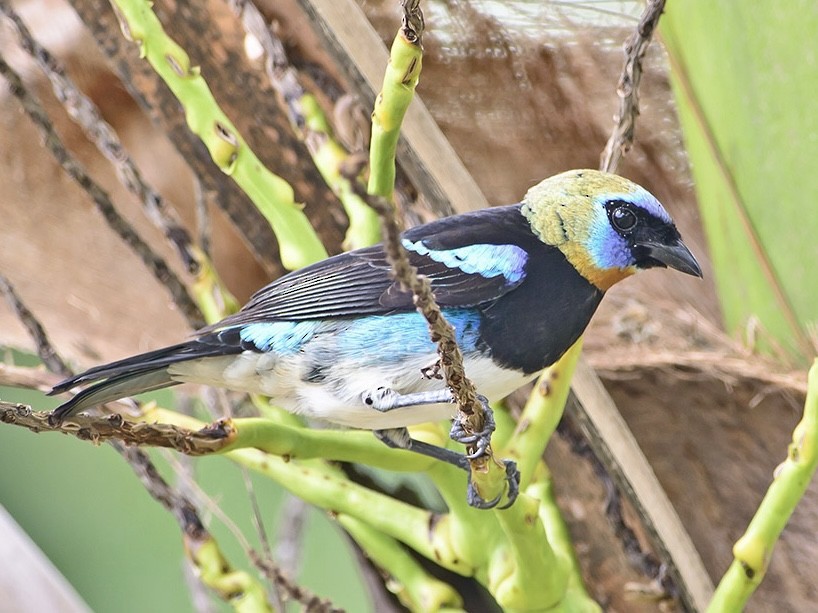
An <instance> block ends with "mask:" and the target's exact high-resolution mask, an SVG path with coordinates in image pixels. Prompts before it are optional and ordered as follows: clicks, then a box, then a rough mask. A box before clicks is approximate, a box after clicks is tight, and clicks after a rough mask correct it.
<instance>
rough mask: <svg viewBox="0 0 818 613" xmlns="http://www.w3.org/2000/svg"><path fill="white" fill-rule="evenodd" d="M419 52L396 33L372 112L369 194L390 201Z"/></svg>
mask: <svg viewBox="0 0 818 613" xmlns="http://www.w3.org/2000/svg"><path fill="white" fill-rule="evenodd" d="M422 59H423V49H422V48H421V46H420V42H419V41H415V42H409V41H408V40H407V39H406V37H405V36H404V34H403V30H401V31H400V32H398V35H397V36H396V37H395V41H394V42H393V43H392V49H391V52H390V56H389V64H388V65H387V67H386V72H385V74H384V77H383V87H382V88H381V93H380V94H379V95H378V97H377V99H376V100H375V109H374V111H373V112H372V141H371V142H370V144H369V185H368V188H367V189H368V191H369V193H370V194H375V195H377V196H383V197H384V198H386V199H387V200H390V201H391V199H392V193H393V191H394V189H395V151H396V150H397V146H398V137H399V136H400V126H401V123H402V122H403V117H404V115H405V114H406V109H407V108H409V103H410V102H411V101H412V98H413V97H414V95H415V88H416V87H417V84H418V79H419V78H420V68H421V63H422Z"/></svg>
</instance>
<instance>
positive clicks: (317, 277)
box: [203, 205, 544, 333]
mask: <svg viewBox="0 0 818 613" xmlns="http://www.w3.org/2000/svg"><path fill="white" fill-rule="evenodd" d="M404 245H405V246H407V247H408V249H407V253H408V254H409V260H410V262H411V263H412V265H414V266H415V267H416V268H417V269H418V272H419V273H420V274H423V275H425V276H426V277H427V278H428V279H429V280H430V282H431V285H432V290H433V291H434V293H435V298H436V299H437V301H438V303H439V304H440V305H441V306H446V307H469V306H474V305H478V304H483V303H489V302H491V301H494V300H496V299H497V298H500V297H501V296H503V295H505V294H506V293H508V292H509V291H511V290H513V289H514V288H516V287H517V286H519V285H520V284H521V283H522V282H523V280H524V279H525V275H526V264H527V259H528V253H529V250H530V249H533V248H537V247H539V248H543V247H544V245H543V244H542V243H541V242H539V241H538V240H537V239H536V237H534V235H533V234H532V233H531V231H530V228H529V226H528V223H527V221H526V220H525V218H524V217H523V215H522V214H521V213H520V205H512V206H507V207H496V208H492V209H484V210H481V211H475V212H473V213H469V214H466V215H460V216H458V217H456V218H447V219H441V220H439V221H436V222H432V223H430V224H426V225H424V226H419V227H418V228H414V229H412V230H409V231H407V232H406V233H405V234H404ZM390 271H391V267H390V266H389V263H388V262H387V260H386V256H385V254H384V252H383V248H382V247H381V246H380V245H376V246H374V247H369V248H365V249H359V250H356V251H351V252H349V253H343V254H340V255H337V256H334V257H331V258H328V259H326V260H323V261H321V262H318V263H316V264H313V265H312V266H308V267H307V268H303V269H301V270H298V271H295V272H292V273H290V274H288V275H285V276H284V277H281V278H280V279H278V280H276V281H274V282H272V283H271V284H269V285H267V286H266V287H264V288H262V289H261V290H259V291H258V292H256V294H255V295H254V296H253V297H252V298H251V299H250V301H249V302H248V303H247V305H245V307H244V308H243V309H242V310H241V311H240V312H239V313H237V314H235V315H232V316H230V317H228V318H227V319H225V320H222V321H220V322H218V323H217V324H214V325H213V326H210V327H209V328H205V330H203V332H205V333H207V332H210V331H213V330H219V329H224V328H227V327H232V326H239V325H246V324H252V323H258V322H269V321H282V320H285V321H299V320H315V319H328V318H334V317H350V316H363V315H386V314H390V313H395V312H400V311H411V310H414V304H413V301H412V295H411V293H409V292H406V291H403V290H402V289H401V288H400V287H399V286H398V285H397V284H396V283H395V282H394V281H393V279H392V277H391V274H390Z"/></svg>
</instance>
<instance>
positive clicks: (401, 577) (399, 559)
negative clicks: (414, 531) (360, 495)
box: [336, 514, 463, 611]
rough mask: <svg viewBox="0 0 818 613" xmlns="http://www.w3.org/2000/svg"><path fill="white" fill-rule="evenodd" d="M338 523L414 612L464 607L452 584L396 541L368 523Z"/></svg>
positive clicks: (350, 520)
mask: <svg viewBox="0 0 818 613" xmlns="http://www.w3.org/2000/svg"><path fill="white" fill-rule="evenodd" d="M336 519H337V520H338V523H339V524H341V526H343V527H344V530H346V531H347V532H348V533H349V534H350V536H352V538H354V539H355V541H356V542H357V543H358V544H359V545H360V546H361V548H362V549H363V550H364V551H365V552H366V555H367V556H368V557H369V558H370V559H371V560H372V561H373V562H374V563H375V564H377V565H378V566H379V567H380V568H381V569H383V570H384V571H386V572H387V573H389V576H390V579H389V581H387V582H386V586H387V588H388V589H389V591H391V592H392V593H393V594H395V595H396V596H397V597H398V599H399V600H400V601H401V603H402V604H403V605H404V606H405V607H407V608H408V609H410V610H412V611H439V610H440V609H442V608H444V607H445V608H452V607H456V608H458V609H460V608H461V607H462V606H463V600H462V599H461V598H460V595H459V594H458V593H457V592H456V591H455V590H454V588H452V586H450V585H449V584H448V583H444V582H443V581H440V580H438V579H435V578H434V577H432V576H431V575H430V574H429V573H427V572H426V571H425V570H424V569H423V567H422V566H421V565H420V564H419V563H418V561H417V560H416V559H415V558H413V557H412V556H411V555H409V553H408V552H407V551H406V549H404V548H403V546H402V545H400V543H398V542H397V541H396V540H395V539H393V538H390V537H388V536H386V535H385V534H383V533H381V532H378V531H376V530H373V529H372V528H371V527H370V526H369V525H368V524H367V523H365V522H363V521H361V520H359V519H356V518H354V517H351V516H350V515H343V514H342V515H338V516H337V517H336Z"/></svg>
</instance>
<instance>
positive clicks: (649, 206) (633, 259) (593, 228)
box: [522, 170, 702, 291]
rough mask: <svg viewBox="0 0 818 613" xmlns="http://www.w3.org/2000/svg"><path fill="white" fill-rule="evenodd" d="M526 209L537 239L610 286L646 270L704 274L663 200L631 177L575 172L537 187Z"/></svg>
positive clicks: (529, 195)
mask: <svg viewBox="0 0 818 613" xmlns="http://www.w3.org/2000/svg"><path fill="white" fill-rule="evenodd" d="M522 212H523V214H524V215H525V217H526V218H527V219H528V222H529V224H530V225H531V229H532V230H533V232H534V233H535V234H536V235H537V237H538V238H539V239H540V240H542V241H543V242H544V243H546V244H548V245H553V246H554V247H557V248H559V249H560V251H562V252H563V253H564V254H565V257H566V258H567V259H568V261H569V262H571V264H573V266H574V268H576V269H577V271H578V272H579V273H580V274H581V275H582V276H583V277H585V278H586V279H588V280H589V281H590V282H591V283H593V284H594V285H596V286H597V287H599V288H600V289H601V290H603V291H604V290H607V289H608V288H610V287H611V286H612V285H613V284H614V283H617V282H618V281H621V280H622V279H624V278H625V277H628V276H630V275H632V274H633V273H635V272H636V271H637V270H641V269H644V268H653V267H656V266H660V267H663V268H664V267H668V266H669V267H670V268H675V269H676V270H680V271H682V272H684V273H687V274H689V275H694V276H697V277H701V276H702V271H701V268H700V267H699V263H698V262H697V261H696V258H695V257H693V254H692V253H691V252H690V250H689V249H688V248H687V246H686V245H685V244H684V243H683V242H682V238H681V236H680V235H679V231H678V230H677V229H676V226H675V225H674V224H673V220H672V219H671V218H670V215H668V214H667V211H665V209H664V207H663V206H662V205H661V204H660V203H659V201H658V200H657V199H656V198H655V197H654V196H653V195H652V194H650V192H648V191H647V190H646V189H644V188H642V187H640V186H639V185H637V184H636V183H633V182H632V181H628V180H627V179H624V178H622V177H620V176H617V175H612V174H609V173H605V172H599V171H598V170H571V171H568V172H564V173H562V174H558V175H555V176H553V177H550V178H548V179H546V180H545V181H542V182H541V183H539V184H538V185H535V186H534V187H532V188H531V189H530V190H528V193H527V194H526V196H525V199H524V200H523V207H522Z"/></svg>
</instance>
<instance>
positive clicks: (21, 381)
mask: <svg viewBox="0 0 818 613" xmlns="http://www.w3.org/2000/svg"><path fill="white" fill-rule="evenodd" d="M62 379H64V377H62V376H58V375H54V374H52V373H50V372H48V371H46V370H43V369H42V368H39V367H38V368H29V367H26V366H15V365H14V364H6V363H4V362H0V386H8V387H24V388H26V389H32V390H40V391H43V392H47V391H49V390H50V389H51V388H53V387H54V386H55V385H56V384H57V383H59V382H60V381H61V380H62Z"/></svg>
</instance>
